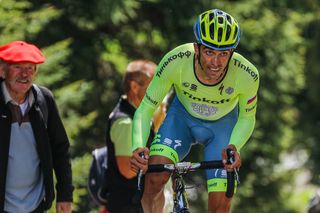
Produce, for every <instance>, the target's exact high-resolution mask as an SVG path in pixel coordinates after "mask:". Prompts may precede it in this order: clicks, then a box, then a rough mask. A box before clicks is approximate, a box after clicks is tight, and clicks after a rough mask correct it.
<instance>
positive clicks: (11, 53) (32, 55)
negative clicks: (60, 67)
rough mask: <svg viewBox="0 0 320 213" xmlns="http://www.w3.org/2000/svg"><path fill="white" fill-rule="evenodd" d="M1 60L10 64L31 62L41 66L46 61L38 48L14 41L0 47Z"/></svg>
mask: <svg viewBox="0 0 320 213" xmlns="http://www.w3.org/2000/svg"><path fill="white" fill-rule="evenodd" d="M0 59H1V60H3V61H5V62H8V63H20V62H30V63H34V64H41V63H43V62H44V61H45V60H46V59H45V57H44V55H43V54H42V52H41V51H40V50H39V48H38V47H36V46H35V45H33V44H28V43H26V42H24V41H13V42H11V43H9V44H5V45H3V46H0Z"/></svg>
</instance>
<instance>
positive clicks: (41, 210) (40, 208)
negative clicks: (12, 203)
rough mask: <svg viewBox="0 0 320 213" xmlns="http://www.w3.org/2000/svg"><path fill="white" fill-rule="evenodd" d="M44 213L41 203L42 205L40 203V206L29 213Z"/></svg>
mask: <svg viewBox="0 0 320 213" xmlns="http://www.w3.org/2000/svg"><path fill="white" fill-rule="evenodd" d="M45 212H46V211H45V210H44V204H43V202H42V203H40V205H39V206H38V207H37V208H36V209H35V210H33V211H32V212H30V213H45ZM4 213H11V212H4ZM12 213H14V212H12Z"/></svg>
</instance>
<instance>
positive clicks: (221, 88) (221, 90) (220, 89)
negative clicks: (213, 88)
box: [219, 83, 224, 95]
mask: <svg viewBox="0 0 320 213" xmlns="http://www.w3.org/2000/svg"><path fill="white" fill-rule="evenodd" d="M223 88H224V85H223V83H222V84H221V85H220V87H219V91H220V95H222V92H223Z"/></svg>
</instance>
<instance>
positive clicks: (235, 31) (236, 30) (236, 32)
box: [233, 27, 238, 40]
mask: <svg viewBox="0 0 320 213" xmlns="http://www.w3.org/2000/svg"><path fill="white" fill-rule="evenodd" d="M237 36H238V27H235V29H234V34H233V40H234V39H236V38H237Z"/></svg>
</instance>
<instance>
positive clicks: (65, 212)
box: [56, 202, 72, 213]
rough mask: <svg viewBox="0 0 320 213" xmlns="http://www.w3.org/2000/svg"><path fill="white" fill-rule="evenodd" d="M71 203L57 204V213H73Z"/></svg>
mask: <svg viewBox="0 0 320 213" xmlns="http://www.w3.org/2000/svg"><path fill="white" fill-rule="evenodd" d="M71 206H72V203H71V202H57V206H56V212H57V213H71V212H72V208H71Z"/></svg>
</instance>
